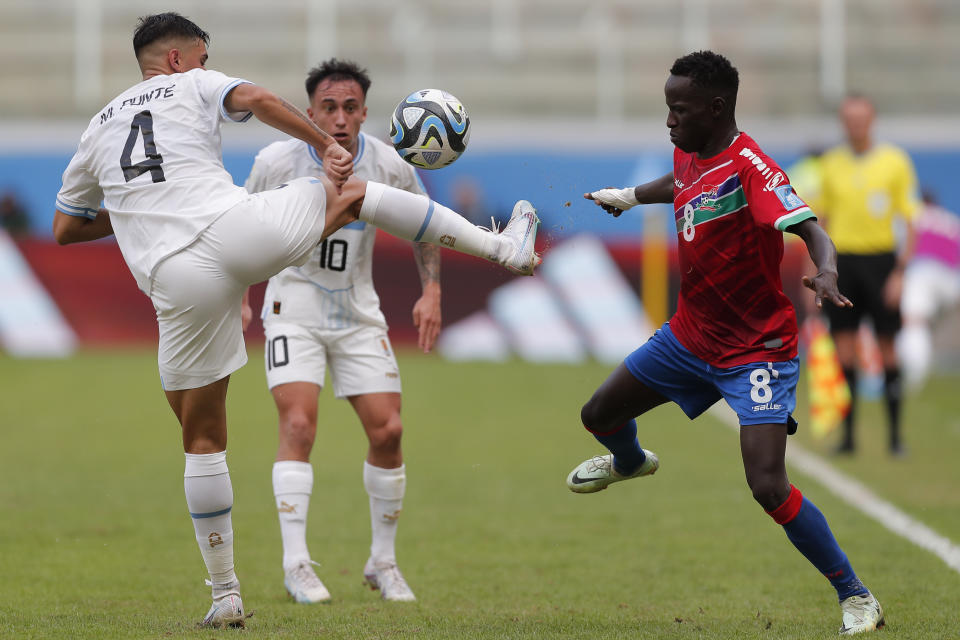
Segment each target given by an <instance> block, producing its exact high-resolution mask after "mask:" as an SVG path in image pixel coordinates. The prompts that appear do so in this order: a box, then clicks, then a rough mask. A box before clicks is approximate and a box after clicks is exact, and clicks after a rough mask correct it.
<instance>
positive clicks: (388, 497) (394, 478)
mask: <svg viewBox="0 0 960 640" xmlns="http://www.w3.org/2000/svg"><path fill="white" fill-rule="evenodd" d="M363 486H364V488H365V489H366V490H367V494H368V495H369V496H370V528H371V531H372V534H373V536H372V542H371V544H370V557H371V558H373V561H374V563H375V564H378V565H389V564H396V562H397V556H396V551H395V547H394V543H395V541H396V538H397V519H398V518H399V517H400V511H401V509H402V508H403V494H404V493H405V492H406V488H407V474H406V466H404V465H400V466H399V467H397V468H396V469H384V468H382V467H375V466H373V465H372V464H370V463H368V462H366V461H364V463H363Z"/></svg>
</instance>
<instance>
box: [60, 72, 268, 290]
mask: <svg viewBox="0 0 960 640" xmlns="http://www.w3.org/2000/svg"><path fill="white" fill-rule="evenodd" d="M244 82H246V80H239V79H237V78H230V77H228V76H225V75H224V74H222V73H220V72H219V71H210V70H205V69H193V70H191V71H188V72H186V73H175V74H172V75H159V76H154V77H152V78H150V79H148V80H144V81H143V82H141V83H140V84H137V85H134V86H133V87H131V88H129V89H127V90H126V91H124V92H123V93H121V94H120V95H119V96H117V97H116V98H114V99H113V100H111V101H110V103H109V104H107V106H106V107H104V108H103V110H102V111H101V112H100V113H98V114H97V115H95V116H94V117H93V119H91V120H90V124H89V126H87V130H86V131H85V132H84V133H83V136H82V137H81V138H80V146H79V148H78V149H77V153H76V154H75V155H74V156H73V159H72V160H71V161H70V164H69V165H68V166H67V170H66V171H65V172H64V173H63V187H62V188H61V189H60V193H59V194H58V195H57V209H59V210H60V211H62V212H63V213H66V214H70V215H75V216H85V217H87V218H91V219H92V218H95V217H96V215H97V209H98V208H99V207H100V202H101V200H102V201H103V207H104V208H105V209H106V210H107V211H109V212H110V222H111V224H112V226H113V232H114V234H115V235H116V237H117V243H118V244H119V245H120V250H121V251H122V252H123V257H124V259H125V260H126V262H127V265H128V266H129V267H130V271H131V272H132V273H133V277H134V278H135V279H136V281H137V285H138V286H139V287H140V289H141V290H143V291H144V292H145V293H148V294H149V293H150V279H151V277H152V275H153V271H154V269H155V268H156V266H157V265H158V264H159V263H160V261H162V260H163V259H164V258H166V257H167V256H169V255H171V254H172V253H175V252H176V251H178V250H180V249H182V248H183V247H185V246H187V245H188V244H190V243H191V242H193V241H194V240H195V239H196V238H197V237H198V236H199V235H200V233H201V232H202V231H203V230H204V229H206V228H207V227H208V226H210V224H211V223H212V222H213V221H214V220H216V219H217V218H218V217H219V216H220V215H221V214H222V213H223V212H225V211H227V210H228V209H230V208H231V207H232V206H234V205H236V204H237V203H238V202H240V201H242V200H243V199H244V198H246V197H248V194H247V192H246V190H244V189H243V188H242V187H239V186H237V185H235V184H234V183H233V179H232V178H231V176H230V174H229V173H227V171H226V169H224V168H223V154H222V150H221V147H220V124H221V123H222V122H223V121H225V120H233V121H238V122H243V121H246V120H247V119H248V118H250V116H251V115H252V114H251V113H249V112H246V113H227V112H226V111H225V108H224V106H223V100H224V98H225V97H226V95H227V93H228V92H229V91H230V90H231V89H232V88H233V87H235V86H237V85H238V84H241V83H244Z"/></svg>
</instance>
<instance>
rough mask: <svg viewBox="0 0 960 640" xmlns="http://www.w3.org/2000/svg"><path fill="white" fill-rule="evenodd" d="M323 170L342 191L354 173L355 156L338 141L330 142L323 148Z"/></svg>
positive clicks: (339, 190)
mask: <svg viewBox="0 0 960 640" xmlns="http://www.w3.org/2000/svg"><path fill="white" fill-rule="evenodd" d="M323 172H324V173H326V174H327V177H328V178H330V180H331V181H332V182H333V186H335V187H336V188H337V193H340V192H341V189H342V187H343V184H344V183H345V182H346V181H347V178H349V177H350V175H351V174H352V173H353V156H352V155H350V153H349V152H348V151H347V150H346V149H344V148H343V147H341V146H340V145H339V144H337V143H336V142H332V143H330V144H329V145H327V148H326V149H324V150H323Z"/></svg>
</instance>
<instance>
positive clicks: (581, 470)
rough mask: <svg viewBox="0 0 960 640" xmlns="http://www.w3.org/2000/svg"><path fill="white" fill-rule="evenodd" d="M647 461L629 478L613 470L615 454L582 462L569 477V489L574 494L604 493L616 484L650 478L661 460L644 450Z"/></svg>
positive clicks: (651, 452)
mask: <svg viewBox="0 0 960 640" xmlns="http://www.w3.org/2000/svg"><path fill="white" fill-rule="evenodd" d="M643 453H644V454H645V455H646V456H647V459H646V460H644V461H643V464H642V465H640V468H639V469H637V470H636V471H634V472H633V473H632V474H630V475H628V476H622V475H620V474H619V473H617V470H616V469H614V468H613V454H609V453H608V454H607V455H605V456H594V457H593V458H590V459H589V460H586V461H584V462H581V463H580V464H579V465H577V466H576V468H574V470H573V471H571V472H570V475H568V476H567V487H568V488H569V489H570V491H573V492H574V493H595V492H597V491H603V490H604V489H606V488H607V487H609V486H610V485H611V484H613V483H614V482H620V481H621V480H629V479H630V478H640V477H642V476H650V475H653V474H654V473H656V472H657V469H659V468H660V460H659V458H657V454H655V453H654V452H653V451H647V450H646V449H644V450H643Z"/></svg>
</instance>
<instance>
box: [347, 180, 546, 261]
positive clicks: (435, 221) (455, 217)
mask: <svg viewBox="0 0 960 640" xmlns="http://www.w3.org/2000/svg"><path fill="white" fill-rule="evenodd" d="M359 218H360V219H361V220H363V221H365V222H369V223H370V224H372V225H374V226H376V227H379V228H381V229H383V230H384V231H386V232H387V233H389V234H391V235H395V236H397V237H398V238H403V239H405V240H412V241H414V242H427V243H430V244H436V245H440V246H443V247H448V248H450V249H453V250H454V251H459V252H461V253H466V254H469V255H472V256H477V257H479V258H484V259H486V260H490V261H491V262H496V263H497V264H500V265H503V266H504V267H506V268H507V269H509V270H510V271H513V272H514V273H517V274H520V275H533V270H534V268H535V267H536V266H537V265H539V264H540V262H541V259H540V255H539V254H537V253H536V251H534V242H535V241H536V239H537V230H538V229H539V227H540V218H539V217H537V211H536V209H534V208H533V205H531V204H530V203H529V202H527V201H526V200H520V201H518V202H517V203H516V205H514V207H513V213H512V214H511V216H510V221H509V222H508V223H507V226H506V227H505V228H504V229H503V230H502V231H500V232H497V231H491V230H489V229H484V228H483V227H478V226H476V225H474V224H471V223H470V222H469V221H468V220H467V219H466V218H464V217H463V216H461V215H460V214H458V213H457V212H455V211H453V210H451V209H448V208H447V207H445V206H443V205H442V204H438V203H436V202H434V201H433V200H430V199H429V198H427V197H425V196H421V195H417V194H413V193H409V192H407V191H403V190H401V189H394V188H393V187H388V186H386V185H384V184H380V183H379V182H367V183H366V193H365V196H364V199H363V206H362V207H361V209H360V213H359Z"/></svg>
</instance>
